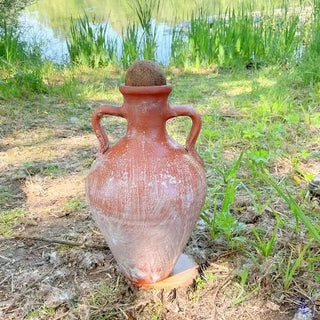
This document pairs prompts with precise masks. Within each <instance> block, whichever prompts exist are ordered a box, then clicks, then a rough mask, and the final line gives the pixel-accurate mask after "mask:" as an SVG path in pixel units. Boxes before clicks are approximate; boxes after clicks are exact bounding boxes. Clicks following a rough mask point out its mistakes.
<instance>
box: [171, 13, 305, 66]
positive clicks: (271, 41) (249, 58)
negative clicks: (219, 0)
mask: <svg viewBox="0 0 320 320" xmlns="http://www.w3.org/2000/svg"><path fill="white" fill-rule="evenodd" d="M299 28H301V25H300V24H299V17H298V16H297V15H289V14H288V12H287V11H286V10H285V9H284V12H283V14H282V15H276V14H275V13H274V12H273V13H271V14H268V15H267V14H264V13H263V12H261V13H260V14H259V15H255V14H253V13H251V12H248V11H247V10H245V9H244V8H242V9H240V10H239V11H235V10H234V9H233V10H230V9H229V10H226V11H225V12H219V13H218V15H216V16H214V17H210V16H208V14H207V13H206V11H205V10H204V9H200V10H199V11H198V12H193V13H192V15H191V18H190V25H189V27H188V28H187V30H186V31H185V39H184V41H181V39H183V37H181V36H180V37H178V38H177V34H179V32H181V30H177V29H176V28H175V29H174V32H173V33H172V41H171V42H172V45H173V47H172V49H174V52H179V56H175V55H174V52H173V51H171V52H172V55H171V57H172V60H171V63H173V64H180V63H181V59H180V58H178V57H181V56H182V57H184V59H185V63H187V64H191V65H194V66H196V67H201V66H208V65H211V64H216V65H219V66H234V65H236V64H239V63H240V64H241V65H243V64H244V63H246V64H248V63H251V64H253V65H257V64H261V63H265V64H270V63H271V64H275V63H288V62H289V61H291V60H292V59H293V57H294V53H295V52H296V51H297V50H298V48H299V38H298V37H297V34H298V31H299ZM179 60H180V61H179Z"/></svg>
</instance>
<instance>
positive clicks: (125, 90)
mask: <svg viewBox="0 0 320 320" xmlns="http://www.w3.org/2000/svg"><path fill="white" fill-rule="evenodd" d="M171 90H172V85H171V83H167V84H165V85H162V86H127V85H125V84H121V85H120V87H119V91H120V92H121V93H122V94H138V95H147V94H161V93H170V92H171Z"/></svg>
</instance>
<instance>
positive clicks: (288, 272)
mask: <svg viewBox="0 0 320 320" xmlns="http://www.w3.org/2000/svg"><path fill="white" fill-rule="evenodd" d="M312 242H313V239H311V240H309V242H308V243H307V244H305V246H304V247H303V249H302V250H301V252H300V254H299V255H298V258H297V260H296V261H295V262H294V263H293V261H292V255H293V250H291V253H290V257H289V259H288V263H287V267H286V269H285V273H284V276H283V289H284V290H285V291H287V290H288V289H289V288H290V285H291V282H292V279H293V277H294V275H295V273H296V271H297V270H298V269H299V267H300V266H301V264H302V262H303V258H304V256H305V254H306V252H307V250H308V249H309V247H310V246H311V244H312Z"/></svg>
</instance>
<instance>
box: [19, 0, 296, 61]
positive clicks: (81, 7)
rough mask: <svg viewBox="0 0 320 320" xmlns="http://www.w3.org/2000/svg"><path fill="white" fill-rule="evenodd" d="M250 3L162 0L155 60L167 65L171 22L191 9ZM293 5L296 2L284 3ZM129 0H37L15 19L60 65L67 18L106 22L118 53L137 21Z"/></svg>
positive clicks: (64, 54) (24, 36) (213, 9)
mask: <svg viewBox="0 0 320 320" xmlns="http://www.w3.org/2000/svg"><path fill="white" fill-rule="evenodd" d="M249 1H250V0H245V1H240V0H229V1H223V0H215V1H212V0H201V1H200V0H199V1H198V2H197V1H194V0H162V1H161V5H160V10H159V13H158V14H157V16H156V17H155V19H154V21H153V24H154V26H156V27H157V29H158V33H157V45H158V48H157V53H156V58H157V61H159V62H160V63H162V64H168V62H169V55H170V43H171V32H172V25H173V23H174V22H175V21H181V22H183V21H185V17H189V16H190V13H191V12H192V10H196V9H197V8H199V3H201V6H203V7H204V8H206V10H207V12H208V14H214V13H216V12H217V10H219V9H220V10H225V9H226V8H227V7H230V6H231V7H232V6H235V7H237V6H239V5H244V4H246V3H248V2H249ZM288 2H289V5H295V4H296V1H295V0H292V1H288ZM133 3H134V1H132V0H118V1H114V0H104V1H101V0H68V1H65V0H38V1H36V2H35V4H33V5H32V6H30V7H28V8H27V9H26V10H25V11H24V12H23V13H22V14H21V16H20V18H19V25H20V31H21V33H22V39H23V40H24V41H26V42H27V43H30V44H34V43H38V44H40V45H41V48H42V55H43V57H44V58H47V59H49V60H51V61H53V62H55V63H59V64H63V63H67V62H68V61H69V57H68V50H67V44H66V39H67V37H68V32H69V31H68V30H69V25H70V17H71V16H72V17H74V18H75V17H79V16H81V15H83V13H84V12H86V13H87V14H88V15H90V16H91V17H95V18H96V21H97V24H99V23H108V32H107V36H108V38H111V39H115V40H116V41H117V46H118V53H119V54H120V52H121V45H122V44H121V33H122V29H123V28H125V27H126V26H127V24H128V22H129V21H130V22H132V21H137V17H136V14H135V11H134V8H133V5H132V4H133ZM250 3H252V4H253V7H254V8H261V7H262V6H266V5H268V0H267V1H265V0H264V1H262V0H256V1H250ZM281 3H282V0H280V1H274V0H272V1H271V0H269V4H271V5H272V6H277V5H280V4H281Z"/></svg>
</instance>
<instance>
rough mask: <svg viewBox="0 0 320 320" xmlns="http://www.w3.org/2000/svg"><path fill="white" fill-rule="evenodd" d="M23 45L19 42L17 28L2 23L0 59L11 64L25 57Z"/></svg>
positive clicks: (0, 30)
mask: <svg viewBox="0 0 320 320" xmlns="http://www.w3.org/2000/svg"><path fill="white" fill-rule="evenodd" d="M25 54H26V52H25V47H24V45H23V44H22V43H21V42H20V39H19V33H17V30H16V29H15V28H14V27H12V26H9V25H7V24H4V26H3V27H2V28H1V29H0V61H1V62H2V63H5V64H8V65H10V64H12V63H14V62H16V61H18V60H23V59H24V58H25Z"/></svg>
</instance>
